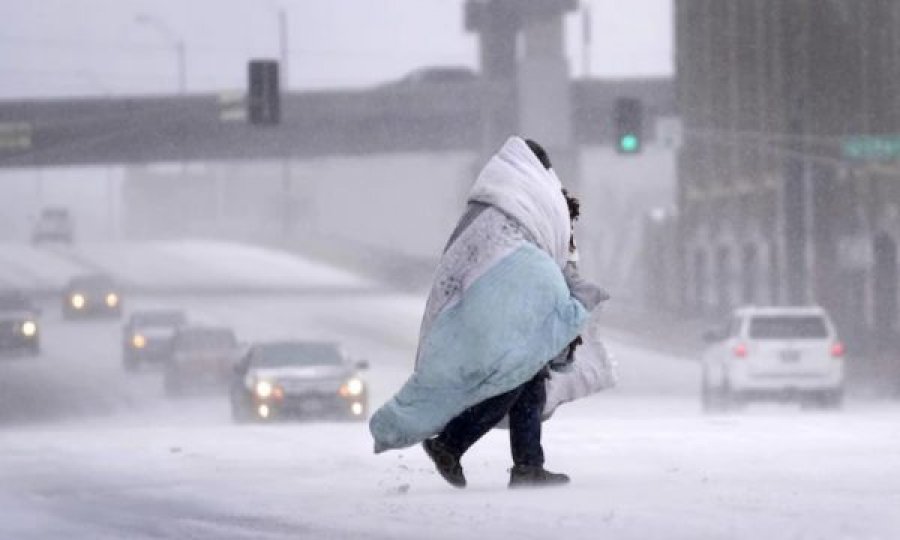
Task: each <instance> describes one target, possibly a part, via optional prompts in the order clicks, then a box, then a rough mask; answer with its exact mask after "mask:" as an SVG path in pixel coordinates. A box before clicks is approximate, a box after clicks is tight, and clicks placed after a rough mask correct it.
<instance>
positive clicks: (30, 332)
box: [22, 321, 37, 337]
mask: <svg viewBox="0 0 900 540" xmlns="http://www.w3.org/2000/svg"><path fill="white" fill-rule="evenodd" d="M35 334H37V323H35V322H34V321H25V322H24V323H22V335H23V336H25V337H34V335H35Z"/></svg>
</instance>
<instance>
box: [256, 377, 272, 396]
mask: <svg viewBox="0 0 900 540" xmlns="http://www.w3.org/2000/svg"><path fill="white" fill-rule="evenodd" d="M273 390H275V387H274V386H273V385H272V383H271V382H269V381H259V382H257V383H256V395H257V396H258V397H261V398H264V399H265V398H267V397H270V396H271V395H272V391H273Z"/></svg>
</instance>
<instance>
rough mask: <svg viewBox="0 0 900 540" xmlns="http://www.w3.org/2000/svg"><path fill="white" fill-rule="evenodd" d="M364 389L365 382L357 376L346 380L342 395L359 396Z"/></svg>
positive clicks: (342, 387)
mask: <svg viewBox="0 0 900 540" xmlns="http://www.w3.org/2000/svg"><path fill="white" fill-rule="evenodd" d="M364 389H365V385H363V382H362V381H361V380H359V379H357V378H356V377H353V378H352V379H350V380H349V381H347V382H345V383H344V385H343V386H341V395H342V396H358V395H360V394H362V393H363V390H364Z"/></svg>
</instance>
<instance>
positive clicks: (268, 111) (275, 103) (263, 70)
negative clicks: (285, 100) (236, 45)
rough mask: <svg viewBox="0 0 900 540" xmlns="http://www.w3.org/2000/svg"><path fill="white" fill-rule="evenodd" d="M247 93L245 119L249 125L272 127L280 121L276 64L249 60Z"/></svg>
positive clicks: (270, 61)
mask: <svg viewBox="0 0 900 540" xmlns="http://www.w3.org/2000/svg"><path fill="white" fill-rule="evenodd" d="M249 76H250V80H249V87H250V88H249V91H248V92H247V119H248V120H249V121H250V123H251V124H262V125H273V124H278V123H279V122H280V121H281V92H280V87H279V83H278V62H277V61H275V60H251V61H250V66H249Z"/></svg>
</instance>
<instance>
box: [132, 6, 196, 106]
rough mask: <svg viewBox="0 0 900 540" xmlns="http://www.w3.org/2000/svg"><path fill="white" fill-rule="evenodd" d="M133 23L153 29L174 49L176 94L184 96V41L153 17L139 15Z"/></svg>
mask: <svg viewBox="0 0 900 540" xmlns="http://www.w3.org/2000/svg"><path fill="white" fill-rule="evenodd" d="M134 22H136V23H138V24H143V25H147V26H150V27H152V28H154V29H155V30H156V31H157V32H159V33H160V35H162V36H163V38H164V39H167V40H169V42H171V44H172V46H173V47H174V48H175V56H176V60H177V62H178V93H179V94H184V93H185V92H186V91H187V60H186V54H185V47H184V39H182V38H181V36H179V35H178V34H176V33H175V31H173V30H172V28H170V27H169V25H167V24H166V23H165V22H164V21H163V20H162V19H159V18H158V17H154V16H153V15H149V14H146V13H141V14H139V15H138V16H137V17H135V19H134Z"/></svg>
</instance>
